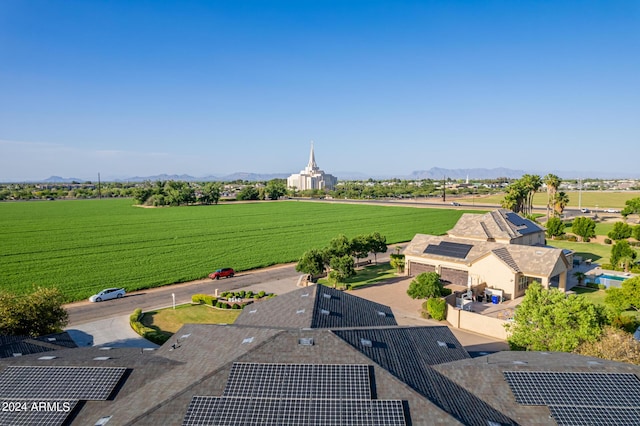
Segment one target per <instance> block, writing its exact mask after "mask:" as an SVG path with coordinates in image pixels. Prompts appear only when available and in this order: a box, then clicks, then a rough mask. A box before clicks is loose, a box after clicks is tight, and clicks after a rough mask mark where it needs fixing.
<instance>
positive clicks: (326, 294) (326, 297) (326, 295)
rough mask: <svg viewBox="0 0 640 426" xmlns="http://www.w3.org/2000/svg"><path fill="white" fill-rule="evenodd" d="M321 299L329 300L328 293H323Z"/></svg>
mask: <svg viewBox="0 0 640 426" xmlns="http://www.w3.org/2000/svg"><path fill="white" fill-rule="evenodd" d="M322 297H324V298H325V299H331V295H330V294H329V293H323V294H322Z"/></svg>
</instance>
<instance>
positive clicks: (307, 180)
mask: <svg viewBox="0 0 640 426" xmlns="http://www.w3.org/2000/svg"><path fill="white" fill-rule="evenodd" d="M336 183H338V178H336V177H335V176H333V175H330V174H326V173H325V172H324V171H322V170H320V168H319V167H318V165H317V164H316V157H315V155H314V153H313V141H312V142H311V153H310V154H309V164H307V167H305V168H304V170H301V171H300V173H298V174H294V175H291V176H289V177H288V178H287V187H289V188H295V189H297V190H298V191H305V190H307V189H327V190H332V189H333V188H334V187H335V186H336Z"/></svg>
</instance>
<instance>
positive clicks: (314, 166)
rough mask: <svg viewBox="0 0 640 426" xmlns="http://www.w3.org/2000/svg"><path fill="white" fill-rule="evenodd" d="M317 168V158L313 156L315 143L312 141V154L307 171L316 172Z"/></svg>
mask: <svg viewBox="0 0 640 426" xmlns="http://www.w3.org/2000/svg"><path fill="white" fill-rule="evenodd" d="M317 168H318V165H317V164H316V156H315V155H314V154H313V141H311V153H310V154H309V164H307V169H309V170H316V169H317Z"/></svg>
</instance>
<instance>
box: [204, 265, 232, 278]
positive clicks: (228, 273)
mask: <svg viewBox="0 0 640 426" xmlns="http://www.w3.org/2000/svg"><path fill="white" fill-rule="evenodd" d="M235 274H236V271H234V270H233V268H222V269H218V270H217V271H215V272H212V273H210V274H209V278H211V279H212V280H219V279H220V278H225V277H226V278H231V277H233V276H234V275H235Z"/></svg>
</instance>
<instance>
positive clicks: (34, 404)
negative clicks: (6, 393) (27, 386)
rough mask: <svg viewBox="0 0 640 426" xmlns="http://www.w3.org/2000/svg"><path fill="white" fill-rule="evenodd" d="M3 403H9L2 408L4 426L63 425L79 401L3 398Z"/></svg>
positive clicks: (0, 419)
mask: <svg viewBox="0 0 640 426" xmlns="http://www.w3.org/2000/svg"><path fill="white" fill-rule="evenodd" d="M2 403H3V404H8V405H6V406H3V407H2V410H0V425H2V426H24V425H29V426H61V425H63V424H64V422H65V421H66V419H67V417H68V416H69V414H71V412H72V411H73V410H74V408H75V406H76V404H77V403H78V401H69V400H58V401H35V400H13V401H6V400H3V401H2ZM16 404H17V405H16Z"/></svg>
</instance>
